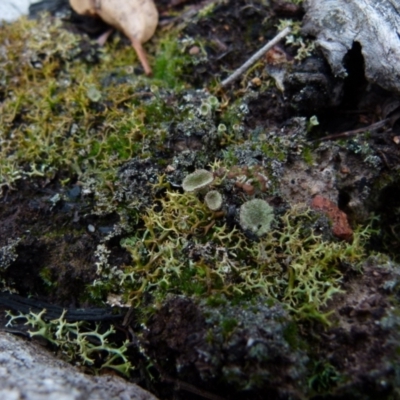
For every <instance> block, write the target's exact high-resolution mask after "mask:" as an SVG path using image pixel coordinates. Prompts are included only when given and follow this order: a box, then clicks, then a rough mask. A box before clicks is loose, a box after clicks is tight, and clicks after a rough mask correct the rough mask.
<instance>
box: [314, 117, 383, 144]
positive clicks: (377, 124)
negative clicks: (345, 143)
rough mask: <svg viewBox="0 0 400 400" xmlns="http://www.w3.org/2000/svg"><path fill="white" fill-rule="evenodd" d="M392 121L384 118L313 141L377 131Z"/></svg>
mask: <svg viewBox="0 0 400 400" xmlns="http://www.w3.org/2000/svg"><path fill="white" fill-rule="evenodd" d="M388 121H390V118H386V119H383V120H381V121H378V122H375V123H374V124H371V125H368V126H364V127H363V128H358V129H354V130H352V131H346V132H340V133H333V134H332V135H328V136H325V137H322V138H319V139H315V140H313V142H325V141H327V140H336V139H341V138H348V137H352V136H356V135H358V134H359V133H365V132H367V131H376V130H378V129H380V128H382V127H384V126H385V124H386V123H387V122H388Z"/></svg>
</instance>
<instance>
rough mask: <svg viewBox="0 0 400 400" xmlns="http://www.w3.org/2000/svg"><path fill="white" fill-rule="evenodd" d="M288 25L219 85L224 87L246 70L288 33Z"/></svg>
mask: <svg viewBox="0 0 400 400" xmlns="http://www.w3.org/2000/svg"><path fill="white" fill-rule="evenodd" d="M290 31H291V29H290V27H288V26H287V27H286V28H285V29H284V30H283V31H281V32H280V33H278V34H277V35H276V36H275V37H274V38H273V39H272V40H270V41H269V42H268V43H267V44H266V45H265V46H264V47H262V48H261V49H260V50H258V51H257V53H255V54H253V55H252V56H251V57H250V58H249V59H248V60H247V61H246V62H245V63H244V64H243V65H242V66H241V67H239V68H238V69H237V70H236V71H235V72H234V73H233V74H232V75H230V76H228V78H226V79H225V80H224V81H222V83H221V86H222V87H226V86H228V85H230V84H231V83H232V82H233V81H234V80H236V79H237V78H238V77H239V76H240V75H242V74H243V73H244V72H245V71H246V70H248V69H249V68H250V67H251V66H252V65H253V64H255V63H256V62H257V61H258V60H259V59H260V58H261V57H262V56H263V55H264V54H265V53H266V52H267V51H268V50H270V49H271V48H272V47H274V46H275V45H276V44H277V43H278V42H279V41H280V40H281V39H283V38H284V37H285V36H287V35H288V34H289V33H290Z"/></svg>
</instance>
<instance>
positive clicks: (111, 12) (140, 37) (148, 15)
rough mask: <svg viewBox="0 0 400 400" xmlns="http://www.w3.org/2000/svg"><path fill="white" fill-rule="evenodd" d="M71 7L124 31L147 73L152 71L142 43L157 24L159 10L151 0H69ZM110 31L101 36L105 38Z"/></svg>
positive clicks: (147, 38) (151, 33)
mask: <svg viewBox="0 0 400 400" xmlns="http://www.w3.org/2000/svg"><path fill="white" fill-rule="evenodd" d="M70 4H71V7H72V8H73V9H74V10H75V11H76V12H77V13H78V14H82V15H90V16H98V17H100V18H101V19H102V20H103V21H105V22H106V23H107V24H109V25H111V26H112V27H114V28H116V29H118V30H119V31H121V32H123V33H124V34H125V35H126V36H127V37H128V38H129V40H130V41H131V43H132V46H133V48H134V49H135V51H136V53H137V55H138V57H139V60H140V62H141V64H142V66H143V69H144V71H145V73H146V75H150V74H151V68H150V66H149V63H148V61H147V57H146V53H145V51H144V49H143V47H142V43H145V42H147V41H148V40H149V39H150V38H151V37H152V36H153V35H154V32H155V30H156V28H157V24H158V11H157V8H156V6H155V4H154V2H153V0H70ZM109 34H110V31H108V32H106V34H105V35H104V36H102V37H101V38H100V41H101V42H105V41H106V40H107V37H108V36H109Z"/></svg>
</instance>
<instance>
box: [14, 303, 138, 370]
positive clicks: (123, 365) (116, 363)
mask: <svg viewBox="0 0 400 400" xmlns="http://www.w3.org/2000/svg"><path fill="white" fill-rule="evenodd" d="M66 312H67V311H66V310H64V312H63V313H62V315H61V316H60V317H59V318H57V319H54V320H51V321H47V320H46V319H45V315H46V310H45V309H44V310H42V311H41V312H40V313H38V314H35V313H34V312H30V313H29V314H22V313H19V314H18V315H13V314H12V313H10V312H9V311H7V316H8V317H9V318H10V320H9V322H8V324H7V326H10V325H12V323H13V321H15V320H18V319H24V320H26V323H25V325H30V326H31V327H32V328H33V329H34V330H32V331H29V334H30V336H31V337H34V336H41V337H43V338H45V339H46V340H48V341H49V342H50V343H52V344H53V345H55V346H56V347H57V348H59V349H60V350H61V351H62V353H63V354H64V355H65V356H66V357H67V359H68V360H69V361H74V362H83V363H84V364H86V365H88V366H94V365H95V364H96V367H97V368H98V367H99V360H101V362H100V369H103V368H111V369H114V370H116V371H118V372H120V373H121V374H123V375H126V376H129V372H130V371H131V370H132V368H133V367H132V365H131V363H130V361H129V360H128V358H127V355H126V352H127V349H128V347H127V344H128V343H127V342H125V343H124V344H122V345H121V346H120V347H116V346H115V345H114V344H113V343H110V342H109V337H110V336H111V335H113V334H114V333H115V330H114V328H113V327H111V328H109V329H107V330H106V331H104V329H102V328H101V326H100V325H99V324H97V325H96V326H95V328H94V330H91V329H90V327H89V326H88V325H86V324H85V322H82V321H78V322H68V321H67V320H66V319H65V314H66Z"/></svg>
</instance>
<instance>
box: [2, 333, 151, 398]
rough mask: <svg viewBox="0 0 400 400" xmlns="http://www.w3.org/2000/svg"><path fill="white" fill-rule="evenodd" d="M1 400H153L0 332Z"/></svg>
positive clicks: (116, 380) (114, 379) (115, 379)
mask: <svg viewBox="0 0 400 400" xmlns="http://www.w3.org/2000/svg"><path fill="white" fill-rule="evenodd" d="M0 398H1V399H2V400H14V399H25V400H44V399H46V400H52V399H54V400H61V399H62V400H77V399H86V400H156V398H155V397H154V396H153V395H152V394H150V393H148V392H146V391H145V390H143V389H141V388H140V387H139V386H137V385H134V384H132V383H129V382H126V381H124V380H122V379H121V378H118V377H116V376H111V375H102V376H89V375H85V374H83V373H82V372H80V371H79V370H78V369H76V368H75V367H73V366H71V365H70V364H67V363H66V362H64V361H61V360H58V359H56V358H54V357H53V356H52V355H51V353H49V352H48V351H46V349H44V348H42V347H40V346H39V345H37V344H34V343H32V342H27V341H26V340H22V339H20V338H17V337H15V336H12V335H11V334H7V333H4V332H0Z"/></svg>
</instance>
